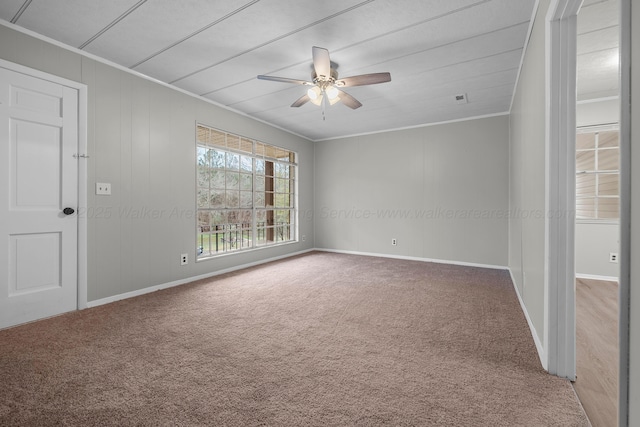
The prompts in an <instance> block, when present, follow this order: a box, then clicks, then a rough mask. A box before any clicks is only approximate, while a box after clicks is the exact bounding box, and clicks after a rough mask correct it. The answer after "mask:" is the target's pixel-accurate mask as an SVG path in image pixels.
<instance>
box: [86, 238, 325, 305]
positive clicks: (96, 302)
mask: <svg viewBox="0 0 640 427" xmlns="http://www.w3.org/2000/svg"><path fill="white" fill-rule="evenodd" d="M313 250H314V249H306V250H304V251H299V252H294V253H291V254H286V255H280V256H276V257H272V258H267V259H263V260H260V261H255V262H250V263H247V264H242V265H236V266H233V267H229V268H225V269H222V270H218V271H214V272H212V273H206V274H201V275H199V276H193V277H187V278H185V279H180V280H174V281H173V282H167V283H162V284H160V285H155V286H149V287H147V288H143V289H138V290H137V291H131V292H125V293H124V294H118V295H113V296H110V297H106V298H101V299H98V300H94V301H90V302H88V303H87V307H89V308H92V307H98V306H100V305H104V304H109V303H112V302H116V301H120V300H123V299H127V298H133V297H137V296H140V295H145V294H148V293H151V292H156V291H160V290H162V289H168V288H173V287H175V286H180V285H184V284H186V283H191V282H195V281H196V280H201V279H208V278H210V277H215V276H219V275H221V274H225V273H231V272H233V271H238V270H242V269H244V268H249V267H254V266H256V265H261V264H266V263H269V262H272V261H278V260H281V259H285V258H290V257H293V256H296V255H301V254H305V253H307V252H312V251H313Z"/></svg>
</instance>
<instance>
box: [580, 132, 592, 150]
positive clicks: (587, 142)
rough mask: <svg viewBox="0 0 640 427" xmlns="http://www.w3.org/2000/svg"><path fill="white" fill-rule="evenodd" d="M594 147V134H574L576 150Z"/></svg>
mask: <svg viewBox="0 0 640 427" xmlns="http://www.w3.org/2000/svg"><path fill="white" fill-rule="evenodd" d="M589 148H596V134H595V133H593V132H590V133H579V134H577V135H576V150H583V149H589Z"/></svg>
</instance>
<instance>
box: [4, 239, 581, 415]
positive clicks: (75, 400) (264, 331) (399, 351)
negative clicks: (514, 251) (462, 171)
mask: <svg viewBox="0 0 640 427" xmlns="http://www.w3.org/2000/svg"><path fill="white" fill-rule="evenodd" d="M0 425H2V426H10V425H29V426H31V425H34V426H36V425H83V426H86V425H90V426H93V425H101V426H103V425H149V426H162V425H167V426H169V425H172V426H173V425H183V426H189V425H216V426H380V425H392V426H432V425H433V426H586V425H588V422H587V420H586V418H585V416H584V414H583V412H582V410H581V408H580V405H579V403H578V401H577V400H576V397H575V395H574V392H573V390H572V388H571V385H570V384H569V383H568V382H567V381H565V380H562V379H559V378H556V377H553V376H551V375H548V374H547V373H545V372H544V371H543V369H542V368H541V366H540V364H539V361H538V359H537V355H536V350H535V347H534V344H533V340H532V338H531V335H530V332H529V330H528V327H527V322H526V320H525V318H524V316H523V314H522V312H521V309H520V306H519V304H518V301H517V297H516V295H515V292H514V290H513V287H512V284H511V282H510V278H509V274H508V272H506V271H500V270H489V269H480V268H473V267H460V266H450V265H443V264H434V263H423V262H417V261H403V260H391V259H382V258H375V257H362V256H353V255H341V254H332V253H321V252H314V253H310V254H306V255H302V256H297V257H293V258H289V259H286V260H282V261H278V262H274V263H270V264H267V265H264V266H258V267H253V268H250V269H247V270H243V271H238V272H235V273H230V274H226V275H223V276H219V277H216V278H212V279H208V280H202V281H199V282H195V283H192V284H188V285H183V286H180V287H176V288H172V289H168V290H165V291H160V292H155V293H153V294H148V295H144V296H141V297H137V298H131V299H128V300H124V301H119V302H116V303H112V304H108V305H104V306H100V307H97V308H93V309H88V310H83V311H80V312H74V313H69V314H66V315H63V316H59V317H56V318H52V319H47V320H44V321H40V322H35V323H31V324H28V325H23V326H19V327H15V328H11V329H6V330H3V331H0Z"/></svg>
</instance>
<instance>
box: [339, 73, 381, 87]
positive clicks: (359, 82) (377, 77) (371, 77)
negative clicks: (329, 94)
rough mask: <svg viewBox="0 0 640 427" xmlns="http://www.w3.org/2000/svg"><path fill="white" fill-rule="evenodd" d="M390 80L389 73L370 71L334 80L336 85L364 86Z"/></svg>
mask: <svg viewBox="0 0 640 427" xmlns="http://www.w3.org/2000/svg"><path fill="white" fill-rule="evenodd" d="M390 81H391V73H372V74H362V75H359V76H352V77H345V78H344V79H340V80H336V86H340V87H347V86H364V85H375V84H378V83H386V82H390Z"/></svg>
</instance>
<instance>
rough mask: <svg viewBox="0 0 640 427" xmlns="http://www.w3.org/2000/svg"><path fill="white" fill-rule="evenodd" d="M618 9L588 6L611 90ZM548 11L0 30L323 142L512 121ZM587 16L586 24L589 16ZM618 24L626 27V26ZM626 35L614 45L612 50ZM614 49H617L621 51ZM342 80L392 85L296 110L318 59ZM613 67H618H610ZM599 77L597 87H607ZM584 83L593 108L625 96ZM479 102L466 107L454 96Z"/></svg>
mask: <svg viewBox="0 0 640 427" xmlns="http://www.w3.org/2000/svg"><path fill="white" fill-rule="evenodd" d="M615 3H616V0H601V1H598V0H591V1H589V0H585V7H584V8H583V10H584V12H581V16H580V17H579V21H580V22H579V57H578V62H579V64H580V66H581V67H583V68H585V69H586V68H593V69H594V70H595V72H594V73H592V74H594V75H595V74H597V75H598V76H600V78H602V77H603V76H604V75H606V74H607V73H609V74H611V70H610V68H611V67H610V66H608V65H607V64H608V62H607V61H608V59H607V58H609V56H610V54H611V52H612V50H616V52H617V29H615V26H616V25H617V14H616V13H617V12H611V9H613V8H612V7H611V4H615ZM534 5H535V0H366V1H363V0H322V1H317V0H315V1H311V0H225V1H212V0H181V1H175V0H110V1H99V0H26V1H25V0H3V1H2V2H1V3H0V19H4V20H6V21H9V22H13V23H15V24H16V25H18V26H22V27H24V28H27V29H29V30H32V31H34V32H36V33H39V34H42V35H44V36H47V37H50V38H53V39H55V40H58V41H60V42H62V43H65V44H67V45H70V46H73V47H75V48H78V49H82V50H84V51H86V52H90V53H92V54H94V55H97V56H100V57H102V58H105V59H108V60H110V61H113V62H115V63H118V64H120V65H122V66H124V67H127V68H130V69H132V70H135V71H137V72H140V73H142V74H146V75H148V76H150V77H153V78H155V79H158V80H161V81H163V82H166V83H169V84H171V85H174V86H176V87H179V88H181V89H184V90H186V91H189V92H192V93H194V94H196V95H199V96H202V97H204V98H207V99H209V100H212V101H214V102H216V103H219V104H222V105H224V106H227V107H229V108H231V109H233V110H236V111H240V112H242V113H245V114H247V115H249V116H252V117H255V118H257V119H260V120H263V121H265V122H268V123H271V124H273V125H275V126H278V127H281V128H284V129H287V130H289V131H291V132H294V133H297V134H299V135H302V136H305V137H307V138H309V139H311V140H322V139H328V138H334V137H339V136H345V135H354V134H360V133H368V132H376V131H381V130H388V129H397V128H403V127H410V126H419V125H423V124H427V123H435V122H442V121H449V120H458V119H464V118H470V117H477V116H483V115H490V114H498V113H504V112H507V111H508V110H509V106H510V103H511V98H512V94H513V89H514V84H515V81H516V78H517V74H518V69H519V66H520V62H521V57H522V53H523V46H524V43H525V40H526V37H527V32H528V29H529V21H530V19H531V16H532V11H533V7H534ZM583 13H584V19H582V18H583V17H582V14H583ZM614 21H616V22H614ZM614 35H615V37H613V36H614ZM614 39H615V40H614ZM312 46H320V47H324V48H327V49H328V50H329V52H330V55H331V60H332V61H333V62H335V63H337V64H338V72H339V75H340V77H347V76H351V75H357V74H366V73H375V72H385V71H386V72H390V73H391V77H392V81H391V82H389V83H384V84H379V85H372V86H360V87H350V88H347V89H346V91H347V92H348V93H349V94H351V95H353V96H354V97H356V98H357V99H358V100H360V101H361V102H362V103H363V104H364V105H363V107H361V108H359V109H357V110H351V109H349V108H347V107H345V106H344V105H341V104H340V103H338V104H336V105H334V106H331V107H328V108H327V109H326V120H324V121H323V117H322V112H321V109H320V107H317V106H315V105H313V104H311V103H307V104H305V105H303V106H302V107H300V108H291V107H290V105H291V103H293V101H295V100H296V99H298V98H299V97H300V96H301V95H303V94H304V93H305V90H306V87H304V86H297V85H291V84H287V83H280V82H272V81H263V80H257V79H256V76H257V75H258V74H268V75H274V76H281V77H288V78H293V79H302V80H310V78H311V76H310V74H311V47H312ZM605 63H606V64H605ZM596 77H597V76H596ZM615 77H616V78H615V87H612V83H611V81H609V82H608V83H606V84H604V83H602V82H601V81H600V80H599V79H597V78H594V76H592V75H591V74H587V73H582V74H581V73H580V72H579V84H580V86H581V87H584V90H582V89H581V92H580V96H581V97H583V98H584V97H593V96H597V97H601V96H609V95H608V94H610V93H612V92H616V91H617V68H616V71H615ZM458 94H466V95H467V98H468V103H466V104H458V103H456V101H455V95H458Z"/></svg>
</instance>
